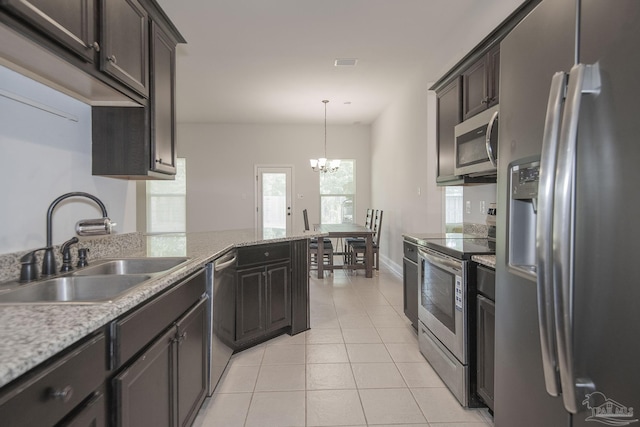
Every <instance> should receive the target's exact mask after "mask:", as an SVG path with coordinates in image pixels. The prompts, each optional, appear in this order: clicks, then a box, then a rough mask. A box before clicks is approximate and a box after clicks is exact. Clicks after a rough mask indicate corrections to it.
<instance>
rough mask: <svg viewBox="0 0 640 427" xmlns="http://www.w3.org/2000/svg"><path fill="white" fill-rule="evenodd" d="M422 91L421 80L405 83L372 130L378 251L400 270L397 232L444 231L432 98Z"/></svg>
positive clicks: (400, 260)
mask: <svg viewBox="0 0 640 427" xmlns="http://www.w3.org/2000/svg"><path fill="white" fill-rule="evenodd" d="M428 87H429V86H428V84H427V83H426V82H422V81H417V82H415V83H413V84H410V85H408V87H407V88H406V90H405V91H404V92H403V93H402V94H400V95H399V97H398V99H397V100H396V101H395V102H394V103H393V104H391V105H390V106H389V107H388V108H387V109H386V110H385V111H384V112H383V113H382V114H381V115H380V117H379V118H378V119H377V120H376V122H375V123H374V124H373V126H372V144H371V147H372V148H371V151H372V152H371V154H372V156H371V170H372V190H371V192H372V197H371V198H372V206H373V207H374V208H376V209H382V210H383V211H384V215H383V219H382V234H381V246H380V251H381V256H382V258H383V259H385V258H386V260H387V261H389V262H391V263H392V266H393V267H395V268H399V269H400V271H402V267H401V266H402V256H403V249H402V234H403V233H411V232H413V233H439V232H442V231H443V230H444V225H443V223H444V219H443V217H442V199H443V196H442V194H443V190H442V188H440V187H437V186H436V139H435V138H436V134H435V129H436V121H435V106H436V103H435V94H433V93H428V92H427V88H428ZM418 189H420V193H419V194H418ZM394 264H395V265H394Z"/></svg>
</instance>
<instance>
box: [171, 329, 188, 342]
mask: <svg viewBox="0 0 640 427" xmlns="http://www.w3.org/2000/svg"><path fill="white" fill-rule="evenodd" d="M186 339H187V332H186V331H185V332H183V333H182V334H180V335H178V336H176V337H175V338H173V339H171V342H175V343H178V344H182V341H184V340H186Z"/></svg>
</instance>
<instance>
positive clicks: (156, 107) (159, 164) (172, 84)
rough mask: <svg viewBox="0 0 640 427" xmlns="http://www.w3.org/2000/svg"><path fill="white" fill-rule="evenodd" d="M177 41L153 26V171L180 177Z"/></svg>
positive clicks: (151, 100)
mask: <svg viewBox="0 0 640 427" xmlns="http://www.w3.org/2000/svg"><path fill="white" fill-rule="evenodd" d="M175 50H176V42H175V40H172V39H171V37H169V35H168V34H167V33H166V32H164V31H163V30H162V28H160V26H158V24H156V23H155V22H152V23H151V62H152V65H153V66H152V68H151V92H152V93H153V96H152V97H151V99H150V104H151V105H150V107H151V141H153V142H152V144H151V165H150V167H151V170H153V171H156V172H160V173H167V174H171V175H175V174H176V161H177V160H176V159H177V154H176V101H175V99H176V94H175V91H176V53H175Z"/></svg>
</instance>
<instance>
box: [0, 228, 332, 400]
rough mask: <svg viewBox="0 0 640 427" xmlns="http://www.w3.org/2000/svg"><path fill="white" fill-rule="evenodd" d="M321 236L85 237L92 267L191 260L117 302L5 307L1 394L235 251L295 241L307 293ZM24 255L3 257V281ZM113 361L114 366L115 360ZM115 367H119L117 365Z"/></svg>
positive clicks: (1, 311)
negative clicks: (311, 246)
mask: <svg viewBox="0 0 640 427" xmlns="http://www.w3.org/2000/svg"><path fill="white" fill-rule="evenodd" d="M319 235H320V234H319V233H313V232H310V233H304V234H301V233H298V234H289V235H286V236H284V237H279V238H269V239H264V238H262V237H260V236H258V235H257V233H256V232H255V231H254V230H252V229H247V230H230V231H216V232H202V233H186V234H166V235H143V234H141V233H130V234H123V235H115V236H108V237H103V238H95V239H85V240H82V241H81V242H80V245H82V247H88V248H90V255H91V258H90V260H89V262H90V265H91V262H92V261H93V262H96V261H97V260H98V259H101V258H125V257H165V256H172V257H176V256H181V257H186V258H188V261H186V262H184V263H182V264H180V267H179V268H175V269H172V270H169V271H168V272H167V274H158V275H156V276H153V277H152V278H151V279H150V280H147V281H146V282H145V283H144V284H142V285H140V286H138V287H136V288H135V289H134V290H133V291H131V292H128V293H126V294H124V295H123V296H122V297H120V298H115V299H114V301H108V302H102V303H91V304H77V303H57V304H20V305H0V324H2V325H3V327H2V328H0V387H3V388H2V389H0V394H2V393H3V392H5V391H6V390H7V389H10V388H11V387H12V384H10V383H11V382H12V381H14V380H16V379H18V378H19V377H21V376H22V375H23V374H25V373H27V372H31V370H32V369H33V368H36V367H38V366H39V365H41V364H43V363H44V362H47V361H48V360H49V359H50V358H51V357H53V356H55V355H57V354H58V353H60V352H64V350H65V349H67V348H69V347H74V345H75V343H76V342H78V341H80V340H83V338H85V337H88V336H91V335H92V334H94V333H95V332H96V331H103V330H106V329H107V328H106V325H108V324H109V323H110V322H112V321H113V320H115V319H117V318H121V317H122V316H123V315H124V314H125V313H127V315H129V314H130V313H131V312H134V311H135V310H132V309H134V308H137V307H140V306H145V305H146V304H144V303H146V302H147V301H148V300H151V299H153V298H154V297H155V296H157V295H159V294H162V295H167V294H168V292H163V291H167V290H168V289H174V287H173V286H174V285H175V284H177V283H180V282H181V281H182V282H183V283H184V282H188V281H189V280H191V279H192V278H193V277H194V276H195V275H197V274H200V275H203V273H202V268H203V267H204V266H205V265H206V264H207V263H209V262H211V261H212V260H215V259H216V258H217V257H219V256H220V255H222V254H224V253H225V252H228V251H229V250H231V249H235V248H244V247H256V248H257V247H259V245H271V244H275V243H279V244H280V245H282V242H291V247H292V248H293V249H292V251H291V258H292V262H291V277H292V286H291V289H292V292H294V291H293V289H294V288H296V287H297V288H298V289H300V288H302V287H304V288H305V290H304V292H308V271H306V268H307V264H306V259H307V252H306V247H307V244H306V240H307V239H308V238H310V237H317V236H319ZM265 247H266V246H265ZM269 247H270V246H269ZM295 248H298V249H299V250H296V249H295ZM21 255H22V254H21V253H18V254H7V255H3V256H0V273H1V275H0V279H2V280H7V279H12V278H16V277H17V274H18V272H19V264H18V262H17V260H18V259H19V257H20V256H21ZM298 270H304V271H298ZM178 286H180V285H178ZM0 292H2V290H0ZM169 292H170V291H169ZM300 301H301V298H299V297H298V298H297V304H298V305H300V304H301V302H300ZM302 301H303V302H304V304H305V305H306V307H305V310H306V313H307V315H306V324H305V325H303V327H304V329H306V328H308V298H303V299H302ZM294 304H296V300H294V301H293V304H292V305H294ZM298 309H300V307H298ZM292 310H293V308H292ZM300 327H301V326H300V325H298V326H297V328H300ZM107 335H110V334H107ZM108 358H109V357H107V359H108ZM109 363H110V364H111V365H113V363H112V362H109ZM45 364H46V363H45ZM111 370H112V371H113V372H115V371H116V370H115V369H113V368H112V369H111ZM18 381H20V380H18ZM5 386H7V387H5Z"/></svg>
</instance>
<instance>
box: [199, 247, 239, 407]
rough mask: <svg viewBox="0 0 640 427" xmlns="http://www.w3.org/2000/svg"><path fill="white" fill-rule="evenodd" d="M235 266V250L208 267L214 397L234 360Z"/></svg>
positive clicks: (210, 383) (211, 388)
mask: <svg viewBox="0 0 640 427" xmlns="http://www.w3.org/2000/svg"><path fill="white" fill-rule="evenodd" d="M235 265H236V252H235V250H232V251H230V252H228V253H226V254H223V255H222V256H220V257H219V258H217V259H216V260H215V261H213V262H211V263H209V264H207V266H206V274H207V294H208V295H209V306H208V308H207V319H208V330H209V334H208V335H209V337H210V338H211V339H210V342H209V351H208V360H209V366H208V373H209V380H208V387H207V395H208V396H211V395H212V394H213V391H214V390H215V388H216V385H217V384H218V381H219V380H220V377H221V376H222V373H223V372H224V370H225V368H226V367H227V363H228V362H229V359H230V358H231V354H232V353H233V350H232V344H231V342H232V340H233V335H232V334H233V330H234V328H235V323H234V322H235V319H234V316H235V307H234V301H235V295H234V292H235Z"/></svg>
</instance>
